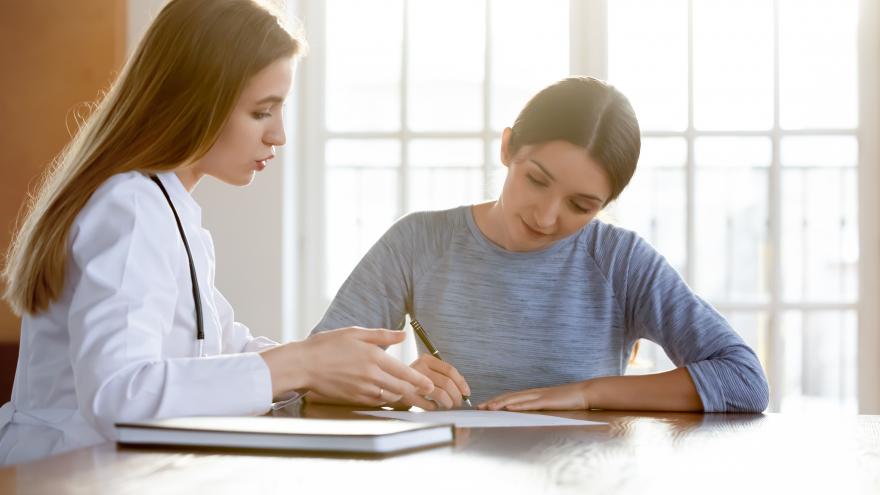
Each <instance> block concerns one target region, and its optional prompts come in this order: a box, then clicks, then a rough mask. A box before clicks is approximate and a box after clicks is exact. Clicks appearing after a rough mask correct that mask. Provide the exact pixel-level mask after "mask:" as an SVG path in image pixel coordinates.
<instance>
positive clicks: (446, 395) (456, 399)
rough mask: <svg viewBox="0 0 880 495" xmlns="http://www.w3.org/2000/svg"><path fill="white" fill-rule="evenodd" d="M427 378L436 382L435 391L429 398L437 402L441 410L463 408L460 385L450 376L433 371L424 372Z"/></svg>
mask: <svg viewBox="0 0 880 495" xmlns="http://www.w3.org/2000/svg"><path fill="white" fill-rule="evenodd" d="M423 373H424V374H425V376H427V377H428V378H430V379H431V381H432V382H434V391H433V392H431V394H430V395H429V397H430V398H431V399H432V400H433V401H434V402H436V403H437V404H438V405H439V406H440V408H441V409H451V408H453V407H460V406H461V395H462V394H461V391H460V390H459V389H458V385H457V384H456V383H455V382H454V381H453V380H452V379H451V378H449V377H448V376H446V375H442V374H440V373H437V372H436V371H434V370H432V369H428V370H426V371H424V372H423Z"/></svg>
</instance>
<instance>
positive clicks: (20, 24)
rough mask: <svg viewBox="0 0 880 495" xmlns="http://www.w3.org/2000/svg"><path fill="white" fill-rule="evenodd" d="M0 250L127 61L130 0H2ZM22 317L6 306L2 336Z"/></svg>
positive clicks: (8, 336) (13, 335) (10, 337)
mask: <svg viewBox="0 0 880 495" xmlns="http://www.w3.org/2000/svg"><path fill="white" fill-rule="evenodd" d="M0 12H2V15H0V67H2V69H0V74H2V75H0V116H2V117H0V153H2V155H0V167H2V181H0V249H2V250H3V252H5V251H6V247H7V246H8V244H9V239H10V237H11V234H12V231H13V228H14V225H15V219H16V217H17V215H18V212H19V210H20V207H21V204H22V202H23V201H24V199H25V196H26V194H27V191H28V190H29V189H32V188H33V186H34V185H35V183H36V179H37V178H38V177H39V175H40V173H41V172H42V171H43V170H44V168H45V167H46V165H47V164H48V163H49V162H50V161H51V159H52V157H53V156H55V155H56V154H57V153H58V152H59V151H60V150H61V149H62V148H63V147H64V145H65V144H66V143H67V141H68V140H69V139H70V133H69V132H68V130H67V127H68V126H69V127H70V128H71V129H73V128H74V121H73V118H72V115H73V114H72V112H73V111H74V110H76V109H77V107H78V105H80V106H81V104H82V103H83V102H87V101H93V100H94V99H95V98H96V96H97V95H98V94H99V91H100V90H101V89H103V88H105V87H106V86H107V85H108V84H109V83H110V81H111V80H112V78H113V77H114V76H115V74H116V71H118V70H119V68H120V67H121V65H122V61H123V57H124V54H125V33H126V15H125V14H126V4H125V1H124V0H76V1H70V0H36V1H22V0H0ZM18 333H19V321H18V318H16V317H15V316H14V315H13V314H12V312H11V311H10V310H9V307H8V306H7V305H6V304H5V303H4V304H2V307H0V342H2V341H6V342H10V341H17V340H18Z"/></svg>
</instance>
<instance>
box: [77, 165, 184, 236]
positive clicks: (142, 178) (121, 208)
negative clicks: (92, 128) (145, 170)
mask: <svg viewBox="0 0 880 495" xmlns="http://www.w3.org/2000/svg"><path fill="white" fill-rule="evenodd" d="M135 231H144V233H149V234H150V235H153V236H155V237H156V238H157V239H160V240H168V239H169V238H172V237H173V236H174V235H176V234H175V232H176V226H175V223H174V219H173V216H172V214H171V211H170V209H169V206H168V204H167V202H166V200H165V197H164V196H163V195H162V191H161V190H160V189H159V188H158V186H156V184H155V183H154V182H153V181H152V180H150V178H149V177H148V176H146V175H144V174H142V173H140V172H126V173H121V174H117V175H114V176H113V177H110V178H109V179H107V180H106V181H105V182H104V183H103V184H101V185H100V186H98V188H97V189H96V190H95V192H94V193H93V194H92V196H91V197H90V198H89V200H88V201H87V202H86V204H85V206H84V207H83V209H82V210H81V211H80V213H79V215H77V217H76V220H75V221H74V223H73V226H72V229H71V241H72V242H76V240H77V239H78V238H81V237H89V236H92V235H95V234H100V237H101V238H103V239H108V240H110V239H114V238H118V237H120V236H123V235H126V234H132V233H134V232H135ZM82 234H86V235H85V236H83V235H82Z"/></svg>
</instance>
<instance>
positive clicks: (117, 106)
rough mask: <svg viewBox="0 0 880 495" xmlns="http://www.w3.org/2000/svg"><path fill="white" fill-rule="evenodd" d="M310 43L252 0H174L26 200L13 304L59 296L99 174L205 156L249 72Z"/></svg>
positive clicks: (23, 307)
mask: <svg viewBox="0 0 880 495" xmlns="http://www.w3.org/2000/svg"><path fill="white" fill-rule="evenodd" d="M305 47H306V45H305V41H304V40H303V39H302V38H300V37H298V36H296V35H294V34H293V33H291V30H289V29H287V28H286V27H285V26H284V25H283V24H282V21H281V17H280V16H279V15H278V14H277V13H275V12H273V11H272V10H270V8H269V7H268V6H265V5H261V4H259V3H257V2H256V1H255V0H172V1H171V2H169V3H168V4H167V5H166V6H165V7H164V8H163V9H162V11H161V12H160V13H159V15H158V16H157V17H156V19H155V20H154V21H153V23H152V25H151V26H150V28H149V29H148V30H147V33H146V34H145V35H144V38H143V40H142V41H141V43H140V45H139V46H138V48H137V50H136V51H135V53H134V55H133V56H132V57H131V59H129V61H128V62H127V63H126V65H125V67H124V68H123V70H122V72H121V74H120V75H119V77H118V78H117V80H116V81H115V82H114V83H113V85H112V86H111V87H110V89H109V90H108V91H107V93H106V95H104V97H103V98H102V100H101V101H100V103H98V104H97V105H96V107H95V110H94V112H93V113H92V114H91V115H90V116H89V118H88V119H87V120H86V121H85V123H84V124H83V125H82V127H81V128H80V129H79V131H78V132H77V133H76V135H75V136H74V138H73V139H72V140H71V142H70V143H69V144H68V146H67V147H66V148H65V149H64V150H63V151H62V152H61V154H60V155H59V156H58V157H56V159H55V160H54V161H53V164H52V166H51V167H50V168H49V170H48V172H47V173H46V174H45V175H44V178H43V181H42V184H41V186H40V187H39V189H38V192H37V194H36V195H35V196H34V197H33V198H32V200H31V201H30V203H29V204H28V206H27V209H26V213H25V216H24V218H23V221H22V222H21V227H20V228H19V229H18V231H17V233H16V234H15V236H14V238H13V241H12V243H11V245H10V247H9V251H8V253H7V256H6V265H5V266H4V269H3V277H4V279H5V281H6V291H5V294H4V297H5V299H6V300H7V301H8V302H9V304H10V305H11V306H12V309H13V311H15V312H16V314H19V315H20V314H22V313H31V314H34V313H39V312H41V311H44V310H46V309H47V308H48V307H49V305H50V304H51V303H52V302H53V301H55V300H57V299H58V297H60V295H61V293H62V291H63V288H64V275H65V269H66V264H67V258H68V253H67V250H68V233H69V231H70V227H71V225H72V224H73V222H74V220H75V219H76V217H77V215H78V214H79V212H80V211H81V210H82V208H83V207H84V206H85V204H86V202H88V200H89V198H90V197H91V196H92V194H93V193H94V192H95V190H96V189H97V188H98V187H99V186H100V185H101V184H102V183H104V182H105V181H106V180H107V179H109V178H110V177H111V176H113V175H116V174H119V173H122V172H129V171H141V172H144V173H156V172H163V171H169V170H174V169H176V168H178V167H181V166H186V165H187V164H190V163H192V162H194V161H196V160H198V159H199V158H201V157H202V156H204V155H205V153H207V152H208V150H209V149H210V148H211V146H212V145H213V144H214V142H215V141H216V140H217V137H218V136H219V134H220V132H221V130H222V129H223V126H224V125H225V123H226V120H227V118H228V117H229V114H230V113H231V111H232V109H233V108H234V106H235V104H236V102H237V100H238V97H239V95H240V94H241V91H242V89H243V88H244V86H245V84H246V83H247V81H248V79H249V78H250V77H251V76H253V75H254V74H256V73H257V72H259V71H260V70H261V69H263V68H265V67H266V66H268V65H269V64H271V63H272V62H274V61H275V60H278V59H280V58H283V57H291V58H292V57H295V56H297V55H299V54H301V53H302V52H303V51H304V49H305Z"/></svg>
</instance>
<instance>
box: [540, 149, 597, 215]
mask: <svg viewBox="0 0 880 495" xmlns="http://www.w3.org/2000/svg"><path fill="white" fill-rule="evenodd" d="M529 161H530V162H532V163H534V164H535V165H537V166H538V168H540V169H541V172H544V173H545V174H546V175H547V177H550V180H554V181H555V180H556V177H553V174H551V173H550V171H549V170H547V169H546V168H544V166H543V165H541V164H540V163H539V162H538V161H537V160H535V159H534V158H531V159H529ZM575 196H579V197H582V198H586V199H591V200H593V201H595V202H597V203H599V204H600V205H603V204H605V200H604V199H602V198H600V197H599V196H596V195H595V194H584V193H576V194H575Z"/></svg>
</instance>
